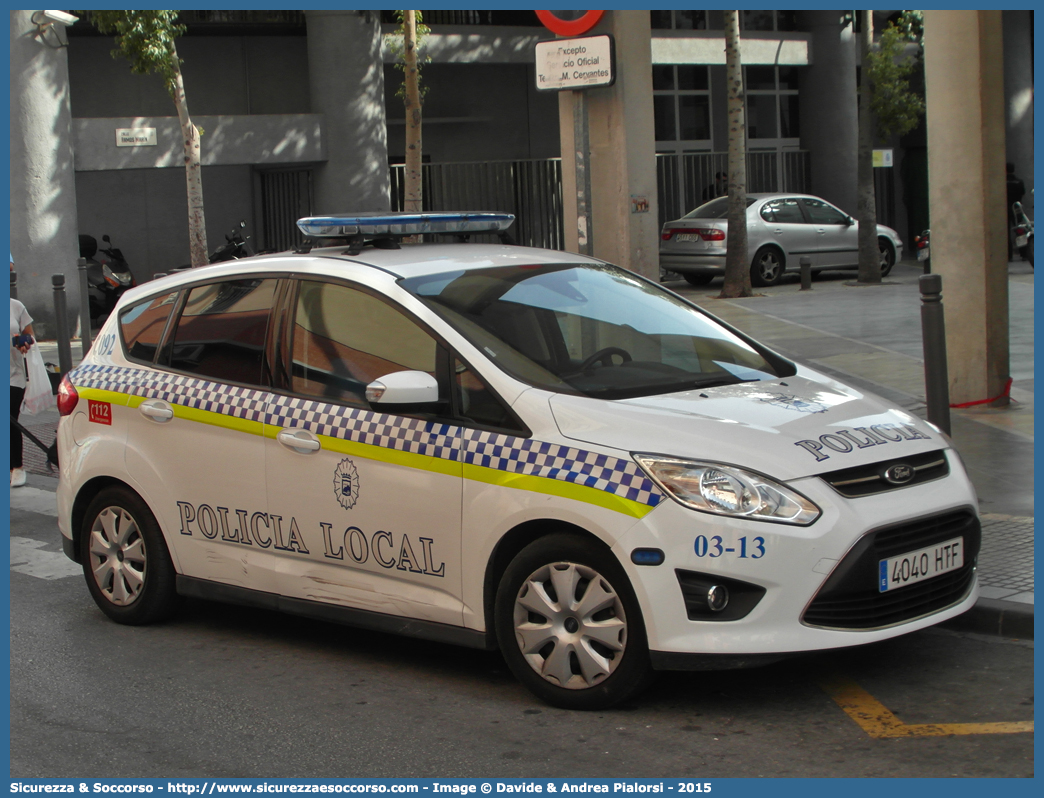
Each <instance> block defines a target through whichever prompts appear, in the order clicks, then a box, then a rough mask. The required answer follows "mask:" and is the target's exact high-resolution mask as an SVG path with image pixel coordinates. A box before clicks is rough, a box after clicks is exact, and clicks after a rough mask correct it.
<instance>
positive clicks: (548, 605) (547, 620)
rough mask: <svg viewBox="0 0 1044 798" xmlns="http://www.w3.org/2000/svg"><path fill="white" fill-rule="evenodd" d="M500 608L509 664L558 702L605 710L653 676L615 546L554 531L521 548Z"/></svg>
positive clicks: (536, 689)
mask: <svg viewBox="0 0 1044 798" xmlns="http://www.w3.org/2000/svg"><path fill="white" fill-rule="evenodd" d="M494 613H495V618H496V631H497V640H498V641H499V643H500V649H501V652H502V653H503V655H504V659H505V660H506V661H507V664H508V667H510V668H511V671H512V672H513V673H514V674H515V676H516V678H518V680H519V681H520V682H522V684H524V685H525V686H526V687H527V688H528V689H529V690H531V691H532V692H533V693H535V694H536V695H537V696H539V697H540V698H542V699H543V700H544V701H547V702H548V703H549V704H553V705H554V706H558V707H564V708H566V709H588V710H594V709H604V708H606V707H610V706H612V705H614V704H617V703H619V702H620V701H623V700H624V699H626V698H629V697H630V696H632V695H634V694H636V693H637V692H638V691H640V690H642V689H643V688H644V687H646V686H647V684H648V682H649V680H650V678H651V676H652V670H651V667H650V665H649V650H648V645H647V643H646V637H645V625H644V623H643V621H642V614H641V610H640V609H639V607H638V600H637V598H636V597H635V595H634V590H633V589H632V588H631V583H630V581H629V580H628V579H627V575H626V574H625V573H624V570H623V568H622V567H621V566H620V564H619V562H617V560H616V558H615V557H614V556H613V555H612V553H611V552H609V551H608V550H607V549H605V548H604V547H601V546H600V545H598V544H597V543H593V542H590V541H588V540H585V539H584V538H582V537H580V536H578V535H569V534H558V535H549V536H548V537H545V538H541V539H540V540H537V541H535V542H533V543H531V544H530V545H528V546H527V547H526V548H524V549H523V550H522V551H521V552H519V553H518V555H517V556H516V557H515V559H514V560H512V561H511V564H510V565H509V566H508V568H507V570H506V571H505V572H504V576H503V577H502V578H501V580H500V586H499V589H498V590H497V597H496V604H495V608H494Z"/></svg>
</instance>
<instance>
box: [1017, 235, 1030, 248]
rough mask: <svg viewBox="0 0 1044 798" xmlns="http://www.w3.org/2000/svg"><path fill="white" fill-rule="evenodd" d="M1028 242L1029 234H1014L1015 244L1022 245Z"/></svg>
mask: <svg viewBox="0 0 1044 798" xmlns="http://www.w3.org/2000/svg"><path fill="white" fill-rule="evenodd" d="M1028 243H1029V236H1015V246H1017V247H1024V246H1026V244H1028Z"/></svg>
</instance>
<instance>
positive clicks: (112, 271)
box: [80, 233, 137, 323]
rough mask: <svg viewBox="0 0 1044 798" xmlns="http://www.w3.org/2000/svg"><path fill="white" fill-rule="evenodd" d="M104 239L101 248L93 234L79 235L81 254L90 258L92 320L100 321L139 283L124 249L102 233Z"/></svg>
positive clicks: (88, 284)
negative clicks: (103, 244) (113, 243)
mask: <svg viewBox="0 0 1044 798" xmlns="http://www.w3.org/2000/svg"><path fill="white" fill-rule="evenodd" d="M102 241H103V242H104V243H105V244H106V245H107V246H104V247H101V248H100V249H99V248H98V242H97V241H96V240H95V238H94V236H89V235H84V234H82V233H81V234H80V257H81V258H85V259H86V260H87V296H88V300H89V302H90V314H91V321H92V322H99V323H100V322H101V321H104V319H105V317H106V316H108V315H109V314H110V313H111V312H112V310H113V308H115V307H116V302H117V301H119V298H120V297H121V296H122V295H123V293H124V292H125V291H127V289H129V288H133V287H134V286H135V285H137V281H136V280H135V279H134V274H133V273H132V272H131V270H130V266H129V265H128V264H127V259H126V258H124V257H123V252H121V251H120V249H119V248H118V247H114V246H113V245H112V240H111V239H110V238H109V236H108V235H103V236H102Z"/></svg>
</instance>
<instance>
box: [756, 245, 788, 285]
mask: <svg viewBox="0 0 1044 798" xmlns="http://www.w3.org/2000/svg"><path fill="white" fill-rule="evenodd" d="M786 268H787V262H786V259H785V258H784V257H783V253H782V252H780V251H779V250H778V249H776V248H775V247H762V248H761V249H759V250H758V251H757V252H756V253H754V260H753V261H752V262H751V264H750V284H751V285H753V286H756V287H758V288H761V287H764V286H770V285H776V284H777V283H779V281H780V280H782V279H783V272H784V271H786Z"/></svg>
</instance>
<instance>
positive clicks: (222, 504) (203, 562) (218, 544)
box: [126, 278, 278, 591]
mask: <svg viewBox="0 0 1044 798" xmlns="http://www.w3.org/2000/svg"><path fill="white" fill-rule="evenodd" d="M277 283H278V281H277V280H275V279H263V278H236V279H226V280H221V281H214V282H210V283H207V284H203V285H197V286H194V287H191V288H188V289H185V290H184V291H183V292H182V294H181V297H180V299H179V307H178V310H177V311H176V312H175V314H174V319H173V321H172V323H171V330H170V332H169V333H168V335H167V337H166V342H165V343H164V345H163V347H162V350H161V351H160V352H159V354H158V356H157V357H156V360H155V363H153V364H151V365H149V366H148V367H144V368H142V369H141V370H139V371H137V372H136V373H135V374H134V376H133V378H132V382H131V385H130V392H131V394H132V395H131V397H130V401H129V407H130V408H131V409H132V411H133V412H131V413H130V414H129V416H130V418H131V421H130V425H129V430H128V439H127V454H126V458H127V467H128V472H129V474H130V475H131V476H132V477H133V478H134V479H135V480H136V481H137V483H138V487H139V489H140V492H141V493H142V494H143V496H144V497H145V499H146V501H148V503H149V505H150V507H152V509H153V510H154V511H155V512H156V515H157V517H158V518H159V520H160V523H161V525H162V527H163V528H164V530H165V531H166V533H167V539H168V543H169V544H170V546H171V549H172V553H173V555H174V556H175V559H176V562H177V563H178V565H179V569H180V571H181V572H182V573H183V574H184V575H186V576H189V577H195V578H200V579H206V580H210V581H216V582H222V583H225V584H231V585H236V586H242V587H250V588H255V589H259V590H269V591H273V590H274V589H275V583H274V576H273V573H274V571H273V569H272V566H273V560H272V558H271V557H265V556H264V550H263V547H261V546H260V545H259V541H258V538H257V535H256V534H252V532H253V528H252V526H251V525H252V523H253V521H252V519H254V518H255V516H256V514H258V513H261V514H263V513H264V512H265V510H266V504H267V499H266V497H265V491H264V486H265V469H264V458H265V447H264V439H263V438H262V436H261V433H262V430H263V415H264V411H265V407H266V406H267V403H268V400H269V391H268V389H267V388H266V387H265V385H264V383H265V378H264V368H263V360H264V348H265V341H266V337H267V335H268V328H269V321H270V315H271V309H272V306H273V304H274V297H275V291H276V287H277ZM132 354H133V353H132Z"/></svg>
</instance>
